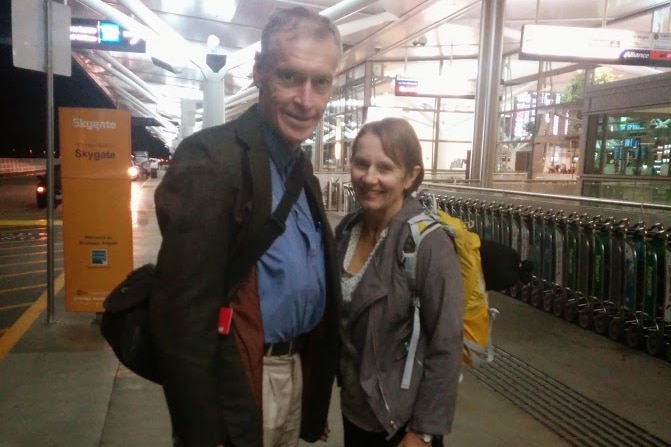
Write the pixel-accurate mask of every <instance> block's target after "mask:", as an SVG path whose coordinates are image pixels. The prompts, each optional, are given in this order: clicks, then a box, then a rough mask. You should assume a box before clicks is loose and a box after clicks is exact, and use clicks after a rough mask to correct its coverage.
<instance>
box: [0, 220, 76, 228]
mask: <svg viewBox="0 0 671 447" xmlns="http://www.w3.org/2000/svg"><path fill="white" fill-rule="evenodd" d="M47 223H48V222H47V219H32V220H26V219H17V220H7V219H0V227H11V226H12V225H16V226H17V227H29V226H31V225H47ZM54 225H59V226H62V225H63V219H55V220H54Z"/></svg>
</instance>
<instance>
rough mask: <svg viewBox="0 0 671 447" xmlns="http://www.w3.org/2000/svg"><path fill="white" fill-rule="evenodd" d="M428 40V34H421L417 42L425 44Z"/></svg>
mask: <svg viewBox="0 0 671 447" xmlns="http://www.w3.org/2000/svg"><path fill="white" fill-rule="evenodd" d="M427 41H428V39H427V38H426V36H419V37H418V38H417V43H418V44H419V45H421V46H425V45H426V42H427Z"/></svg>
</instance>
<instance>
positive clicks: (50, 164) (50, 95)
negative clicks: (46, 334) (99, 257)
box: [44, 0, 56, 324]
mask: <svg viewBox="0 0 671 447" xmlns="http://www.w3.org/2000/svg"><path fill="white" fill-rule="evenodd" d="M44 7H45V14H44V16H45V21H46V24H45V28H44V29H45V30H46V33H45V36H46V37H45V40H46V42H45V44H46V45H45V48H46V57H45V65H46V66H45V71H46V73H47V98H46V100H47V129H46V131H47V318H46V323H47V324H52V323H55V322H56V319H55V307H56V306H55V297H54V198H55V191H54V185H55V184H56V183H55V181H54V66H53V59H54V58H53V36H52V33H53V26H52V22H53V7H52V4H51V0H46V1H45V2H44Z"/></svg>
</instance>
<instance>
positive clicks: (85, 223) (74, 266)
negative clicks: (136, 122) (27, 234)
mask: <svg viewBox="0 0 671 447" xmlns="http://www.w3.org/2000/svg"><path fill="white" fill-rule="evenodd" d="M58 112H59V113H58V117H59V131H60V152H61V176H62V180H61V182H62V184H63V204H62V208H63V258H64V271H65V310H67V311H70V312H102V310H103V308H102V302H103V300H104V299H105V297H106V296H107V295H108V294H109V292H110V291H111V290H112V289H113V288H114V287H115V286H116V285H117V284H118V283H119V282H120V281H121V280H122V279H123V278H125V277H126V275H127V274H128V273H129V272H130V271H131V270H132V267H133V230H132V222H131V210H130V202H131V184H130V179H129V178H128V173H127V170H128V167H129V163H130V157H131V138H130V114H129V112H127V111H124V110H108V109H83V108H65V107H62V108H60V109H59V111H58Z"/></svg>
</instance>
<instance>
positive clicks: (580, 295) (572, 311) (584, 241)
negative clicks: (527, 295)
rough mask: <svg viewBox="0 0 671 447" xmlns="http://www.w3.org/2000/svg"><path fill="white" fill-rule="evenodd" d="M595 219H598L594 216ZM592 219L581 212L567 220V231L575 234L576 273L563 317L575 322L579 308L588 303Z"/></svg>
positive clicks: (590, 272)
mask: <svg viewBox="0 0 671 447" xmlns="http://www.w3.org/2000/svg"><path fill="white" fill-rule="evenodd" d="M595 219H600V217H598V216H597V217H596V218H595ZM593 221H594V219H590V217H589V216H587V215H586V214H583V215H581V216H579V217H578V218H576V219H573V220H571V221H570V222H569V232H571V233H573V235H575V236H576V238H575V242H576V247H575V250H576V251H575V256H576V267H577V275H576V282H575V289H573V290H572V291H571V293H569V294H568V296H567V297H566V303H565V306H564V319H565V320H567V321H570V322H572V323H575V322H577V321H578V315H579V313H580V310H581V309H583V308H585V307H586V306H587V305H588V302H587V296H589V294H590V292H591V290H590V286H591V274H592V269H591V268H590V267H591V262H590V261H591V259H592V238H591V232H592V229H593V228H592V226H593Z"/></svg>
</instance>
